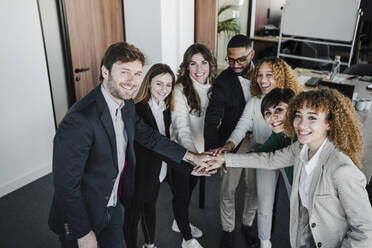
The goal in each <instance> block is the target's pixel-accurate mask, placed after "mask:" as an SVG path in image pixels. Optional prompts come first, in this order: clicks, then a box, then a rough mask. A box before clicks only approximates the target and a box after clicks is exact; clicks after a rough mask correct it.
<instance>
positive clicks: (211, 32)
mask: <svg viewBox="0 0 372 248" xmlns="http://www.w3.org/2000/svg"><path fill="white" fill-rule="evenodd" d="M217 8H218V7H217V0H195V42H198V43H202V44H204V45H206V46H208V47H209V48H210V49H211V51H212V52H213V54H214V55H216V49H217Z"/></svg>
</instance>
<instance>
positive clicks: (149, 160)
mask: <svg viewBox="0 0 372 248" xmlns="http://www.w3.org/2000/svg"><path fill="white" fill-rule="evenodd" d="M136 112H137V115H138V116H140V117H141V118H142V119H143V121H144V122H145V123H146V124H148V125H149V126H151V127H152V128H154V129H156V130H159V129H158V126H157V124H156V120H155V117H154V115H153V113H152V111H151V108H150V106H149V105H148V104H147V103H141V102H140V103H137V104H136ZM163 117H164V124H165V132H166V136H167V137H169V136H170V134H169V127H170V124H171V111H170V109H166V110H165V111H164V112H163ZM134 150H135V152H136V159H137V160H136V181H135V190H134V194H135V195H134V199H136V201H137V202H138V201H141V202H146V201H151V200H153V199H154V196H155V195H156V192H157V186H158V185H159V184H160V182H159V174H160V170H161V165H162V161H163V160H165V161H166V162H167V163H168V167H169V166H172V167H174V168H176V169H179V170H180V171H182V172H184V173H185V176H186V175H190V173H191V171H192V168H193V167H192V166H191V165H190V164H188V163H186V162H183V165H186V166H177V165H175V164H174V162H171V161H169V159H167V158H165V157H163V156H161V155H160V154H158V153H156V152H153V151H151V150H149V149H147V148H145V147H144V146H142V145H141V144H139V143H138V142H137V141H135V142H134Z"/></svg>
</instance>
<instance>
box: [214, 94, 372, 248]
mask: <svg viewBox="0 0 372 248" xmlns="http://www.w3.org/2000/svg"><path fill="white" fill-rule="evenodd" d="M284 132H285V134H286V135H288V136H289V137H292V138H293V137H294V136H295V135H296V136H297V139H298V142H295V143H293V144H292V145H290V146H288V147H286V148H283V149H281V150H277V151H275V152H273V153H249V154H228V153H226V154H225V155H220V156H218V157H217V158H214V160H218V161H219V163H220V164H221V163H224V162H226V166H227V167H244V168H253V167H254V168H258V167H259V168H266V169H278V168H283V167H287V166H288V165H291V164H294V173H293V186H292V192H291V199H290V224H289V229H290V231H289V236H290V241H291V247H293V248H298V247H301V248H309V247H310V248H316V247H327V248H339V247H345V248H346V247H350V248H356V247H360V248H362V247H363V248H367V247H371V244H372V207H371V204H370V202H369V199H368V194H367V191H366V189H365V186H366V177H365V175H364V174H363V173H362V171H361V170H360V168H361V167H362V162H361V160H362V153H363V136H362V129H361V124H360V121H359V116H358V114H357V113H356V111H355V110H354V107H353V105H352V103H351V101H350V99H348V98H347V97H345V96H344V95H342V94H341V93H340V92H338V91H337V90H335V89H321V90H314V91H306V92H302V93H300V94H299V95H297V96H295V98H294V99H293V100H292V101H291V102H290V103H289V105H288V108H287V113H286V120H285V122H284ZM216 165H217V166H219V165H218V163H217V164H216ZM210 169H213V166H211V167H210Z"/></svg>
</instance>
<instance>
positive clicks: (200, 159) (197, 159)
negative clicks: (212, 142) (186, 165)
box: [185, 151, 211, 167]
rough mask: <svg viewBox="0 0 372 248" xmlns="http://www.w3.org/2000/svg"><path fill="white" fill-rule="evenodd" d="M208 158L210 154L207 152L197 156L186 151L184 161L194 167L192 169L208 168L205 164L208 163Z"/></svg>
mask: <svg viewBox="0 0 372 248" xmlns="http://www.w3.org/2000/svg"><path fill="white" fill-rule="evenodd" d="M209 157H211V153H208V152H204V153H200V154H197V153H193V152H189V151H188V152H187V153H186V156H185V159H187V160H188V161H190V162H191V163H192V164H193V165H194V167H195V166H199V167H208V166H209V165H208V164H207V163H206V161H208V158H209Z"/></svg>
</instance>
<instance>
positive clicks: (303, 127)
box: [293, 104, 330, 153]
mask: <svg viewBox="0 0 372 248" xmlns="http://www.w3.org/2000/svg"><path fill="white" fill-rule="evenodd" d="M327 115H328V114H327V113H326V112H320V111H318V113H317V112H316V111H315V110H314V109H311V108H308V107H307V106H306V104H304V105H303V107H302V108H300V109H298V110H297V111H296V112H295V113H294V119H293V128H294V130H295V133H296V135H297V139H298V141H299V142H300V143H301V144H307V145H308V146H309V149H310V151H311V152H313V153H315V152H316V151H317V150H318V148H319V147H320V146H321V144H322V143H323V141H324V140H325V138H326V137H327V133H328V130H329V129H330V126H329V123H328V120H327Z"/></svg>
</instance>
